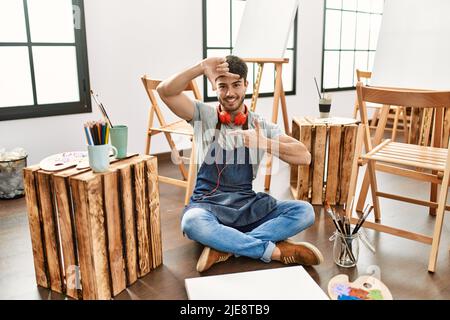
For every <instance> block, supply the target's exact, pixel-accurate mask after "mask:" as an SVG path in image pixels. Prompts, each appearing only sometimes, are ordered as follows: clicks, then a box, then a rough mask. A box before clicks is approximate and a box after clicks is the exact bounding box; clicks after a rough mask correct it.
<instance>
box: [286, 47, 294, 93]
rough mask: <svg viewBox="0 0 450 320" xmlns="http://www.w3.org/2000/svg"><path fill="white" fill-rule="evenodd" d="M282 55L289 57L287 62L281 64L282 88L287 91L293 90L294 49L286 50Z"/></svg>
mask: <svg viewBox="0 0 450 320" xmlns="http://www.w3.org/2000/svg"><path fill="white" fill-rule="evenodd" d="M284 57H285V58H288V59H289V63H284V64H283V89H284V91H285V92H287V91H292V90H294V84H293V80H294V78H293V72H294V50H286V53H285V55H284Z"/></svg>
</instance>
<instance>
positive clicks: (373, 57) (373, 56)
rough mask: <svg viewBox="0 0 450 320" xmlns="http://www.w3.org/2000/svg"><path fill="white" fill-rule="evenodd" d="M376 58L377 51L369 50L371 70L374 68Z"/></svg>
mask: <svg viewBox="0 0 450 320" xmlns="http://www.w3.org/2000/svg"><path fill="white" fill-rule="evenodd" d="M374 59H375V52H369V68H368V69H369V71H372V70H373V61H374Z"/></svg>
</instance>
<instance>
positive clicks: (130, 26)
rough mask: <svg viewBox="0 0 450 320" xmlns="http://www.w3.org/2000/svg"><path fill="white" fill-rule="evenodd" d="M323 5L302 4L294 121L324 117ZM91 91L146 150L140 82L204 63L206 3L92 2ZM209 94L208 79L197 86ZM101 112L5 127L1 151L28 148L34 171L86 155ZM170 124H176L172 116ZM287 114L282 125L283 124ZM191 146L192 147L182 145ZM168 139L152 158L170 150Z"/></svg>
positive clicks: (133, 145) (335, 110)
mask: <svg viewBox="0 0 450 320" xmlns="http://www.w3.org/2000/svg"><path fill="white" fill-rule="evenodd" d="M323 5H324V4H323V1H317V0H301V1H300V16H299V19H298V20H299V26H298V42H297V44H298V56H297V95H296V96H287V107H288V111H289V115H290V118H292V116H296V115H299V116H300V115H312V116H317V115H318V106H317V103H318V101H317V100H318V99H317V92H316V89H315V85H314V80H313V77H314V76H316V77H317V79H318V80H319V81H320V74H321V65H322V30H323ZM85 14H86V28H87V46H88V56H89V71H90V78H91V87H92V89H94V90H95V91H96V92H98V94H99V95H100V97H101V99H102V101H103V103H104V104H105V106H106V107H107V109H108V112H109V114H110V118H111V121H112V122H113V124H119V123H120V124H126V125H128V126H129V150H130V151H132V152H140V153H142V152H143V150H144V146H145V130H146V126H147V114H148V105H149V102H148V98H147V95H146V93H145V90H144V88H143V86H142V83H141V81H140V76H141V75H143V74H145V73H146V74H148V75H150V76H152V77H154V78H161V79H163V78H165V77H168V76H170V75H171V74H173V73H175V72H178V71H180V70H182V69H184V68H186V67H188V66H190V65H192V64H194V63H196V62H197V61H199V60H200V59H201V58H202V1H201V0H189V1H180V0H164V1H163V0H160V1H155V0H152V1H148V0H133V1H126V2H124V1H123V0H88V1H85ZM197 80H198V84H199V86H200V87H202V83H203V82H202V81H201V79H200V78H199V79H197ZM333 97H334V99H333V107H332V114H333V115H339V116H350V115H351V112H352V108H353V101H354V91H349V92H339V93H334V95H333ZM272 101H273V99H272V98H260V99H259V104H258V108H257V111H258V112H259V113H261V114H263V115H265V116H266V117H267V118H268V119H270V118H271V110H272ZM93 110H94V112H93V113H90V114H81V115H69V116H56V117H47V118H38V119H25V120H13V121H2V122H0V146H3V147H6V148H8V149H9V148H13V147H16V146H22V147H24V148H25V149H26V150H27V151H28V153H29V161H28V163H29V164H32V163H37V162H39V161H40V160H41V159H42V158H44V157H46V156H48V155H51V154H54V153H59V152H63V151H73V150H84V149H85V138H84V135H83V131H82V124H83V122H85V121H87V120H95V119H100V114H99V112H98V111H97V108H96V106H95V105H93ZM164 113H165V116H166V120H173V119H175V117H174V116H173V115H172V114H171V112H170V111H168V110H167V109H166V110H165V112H164ZM281 121H282V118H281V114H280V115H279V123H281ZM180 142H182V143H184V144H185V145H186V146H187V145H188V144H187V143H186V141H182V140H180ZM168 150H169V147H168V146H167V143H166V142H165V139H164V138H163V137H162V136H158V137H157V138H156V139H154V142H153V146H152V152H153V153H160V152H165V151H168Z"/></svg>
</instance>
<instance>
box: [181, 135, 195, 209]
mask: <svg viewBox="0 0 450 320" xmlns="http://www.w3.org/2000/svg"><path fill="white" fill-rule="evenodd" d="M196 152H197V150H196V148H195V143H194V142H192V149H191V156H190V158H189V172H188V178H187V186H186V194H185V196H184V205H185V206H186V205H188V203H189V199H190V197H191V195H192V192H193V190H194V184H195V175H196V166H197V164H196V162H197V161H195V159H196V156H195V155H196Z"/></svg>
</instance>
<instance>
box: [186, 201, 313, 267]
mask: <svg viewBox="0 0 450 320" xmlns="http://www.w3.org/2000/svg"><path fill="white" fill-rule="evenodd" d="M314 219H315V214H314V209H313V207H312V206H311V205H310V204H309V203H308V202H305V201H298V200H285V201H280V200H278V201H277V206H276V208H275V209H274V210H272V212H271V213H270V214H268V215H267V216H266V217H264V218H263V219H261V220H259V221H256V222H255V223H252V224H250V225H247V226H245V227H240V228H236V227H228V226H226V225H223V224H221V223H220V222H219V220H217V218H216V217H215V216H214V214H213V213H211V212H209V211H207V210H205V209H203V208H191V209H189V210H187V211H186V212H185V213H184V215H183V218H182V220H181V229H182V231H183V233H184V234H185V235H186V236H187V237H188V238H189V239H191V240H194V241H197V242H200V243H201V244H203V245H205V246H208V247H211V248H214V249H216V250H219V251H223V252H229V253H233V254H234V255H236V256H246V257H249V258H253V259H261V260H262V261H264V262H270V261H271V257H272V253H273V250H274V249H275V243H276V242H278V241H282V240H286V239H287V238H289V237H292V236H294V235H296V234H297V233H299V232H300V231H302V230H305V229H306V228H308V227H310V226H311V225H313V224H314Z"/></svg>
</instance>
